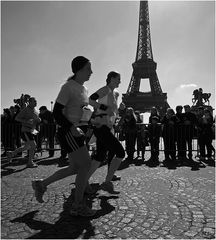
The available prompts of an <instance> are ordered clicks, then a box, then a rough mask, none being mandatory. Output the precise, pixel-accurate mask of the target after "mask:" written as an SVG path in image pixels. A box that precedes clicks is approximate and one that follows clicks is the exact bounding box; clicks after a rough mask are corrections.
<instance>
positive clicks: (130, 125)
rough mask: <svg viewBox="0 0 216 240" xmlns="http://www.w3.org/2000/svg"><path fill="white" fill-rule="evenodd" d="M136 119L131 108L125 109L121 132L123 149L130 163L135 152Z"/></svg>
mask: <svg viewBox="0 0 216 240" xmlns="http://www.w3.org/2000/svg"><path fill="white" fill-rule="evenodd" d="M136 123H137V117H136V115H135V113H134V110H133V108H132V107H128V108H127V109H126V114H125V117H124V121H123V125H122V128H123V132H124V134H125V149H126V153H127V160H128V161H132V160H133V157H134V152H135V145H136V138H137V129H136Z"/></svg>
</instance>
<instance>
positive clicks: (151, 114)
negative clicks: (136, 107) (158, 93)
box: [149, 107, 161, 123]
mask: <svg viewBox="0 0 216 240" xmlns="http://www.w3.org/2000/svg"><path fill="white" fill-rule="evenodd" d="M154 116H156V117H158V122H160V121H161V117H160V115H159V112H158V110H157V108H156V107H152V108H151V113H150V116H149V123H151V122H152V117H154Z"/></svg>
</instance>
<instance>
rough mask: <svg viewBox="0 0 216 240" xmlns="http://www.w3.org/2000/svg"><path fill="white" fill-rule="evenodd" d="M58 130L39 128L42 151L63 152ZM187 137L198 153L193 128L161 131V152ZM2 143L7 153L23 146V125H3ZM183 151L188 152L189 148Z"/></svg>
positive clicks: (147, 147)
mask: <svg viewBox="0 0 216 240" xmlns="http://www.w3.org/2000/svg"><path fill="white" fill-rule="evenodd" d="M141 125H145V126H146V127H148V124H137V126H138V128H139V126H141ZM56 130H57V126H56V125H55V124H50V125H48V126H47V127H45V128H43V127H39V128H38V131H39V133H38V134H37V135H36V136H35V140H36V143H37V145H38V143H39V141H40V139H41V143H42V144H41V149H40V151H48V150H54V151H59V150H61V147H60V145H59V142H58V139H57V137H56ZM137 131H138V130H137ZM164 134H165V135H164ZM166 134H168V135H166ZM170 134H171V135H170ZM115 136H117V138H119V131H117V130H116V131H115ZM213 136H214V135H213ZM185 137H187V138H189V139H190V138H191V139H192V151H195V152H198V151H199V148H198V143H197V129H196V128H193V131H192V132H191V131H187V128H181V127H178V128H175V131H174V132H172V133H169V132H167V133H163V131H161V134H160V138H159V151H164V138H167V139H168V141H169V140H173V139H174V141H175V145H176V146H178V140H179V139H181V138H185ZM49 138H53V139H54V144H53V147H50V146H49ZM1 143H2V150H6V151H8V150H14V149H15V148H16V147H19V146H21V144H23V141H22V139H21V125H20V124H14V123H5V124H2V125H1ZM122 144H123V146H124V147H125V142H124V141H122ZM136 146H137V143H136ZM93 148H95V138H94V136H93V137H92V139H91V140H90V142H89V149H90V150H92V149H93ZM137 150H138V149H137ZM150 150H151V146H150V144H149V145H148V146H146V151H150ZM176 150H178V148H176ZM182 150H183V151H188V149H187V148H185V149H182Z"/></svg>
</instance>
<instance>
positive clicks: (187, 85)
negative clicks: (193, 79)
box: [180, 83, 197, 89]
mask: <svg viewBox="0 0 216 240" xmlns="http://www.w3.org/2000/svg"><path fill="white" fill-rule="evenodd" d="M194 87H197V85H196V84H194V83H190V84H181V85H180V88H181V89H184V88H194Z"/></svg>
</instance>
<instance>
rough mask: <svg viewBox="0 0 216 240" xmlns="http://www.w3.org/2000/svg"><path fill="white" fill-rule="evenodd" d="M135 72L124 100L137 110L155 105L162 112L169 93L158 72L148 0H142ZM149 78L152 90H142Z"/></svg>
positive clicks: (148, 109)
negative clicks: (153, 50) (165, 90)
mask: <svg viewBox="0 0 216 240" xmlns="http://www.w3.org/2000/svg"><path fill="white" fill-rule="evenodd" d="M132 67H133V73H132V77H131V80H130V83H129V86H128V89H127V93H126V94H123V98H122V100H123V102H124V103H125V104H126V106H131V107H133V108H134V109H135V110H139V111H141V112H148V111H150V109H151V108H152V107H153V106H155V107H157V108H158V110H159V111H160V112H161V113H164V112H165V111H166V109H167V108H168V107H169V105H168V103H167V94H166V93H163V91H162V89H161V86H160V83H159V80H158V77H157V73H156V68H157V63H156V62H154V60H153V53H152V45H151V35H150V24H149V9H148V1H140V12H139V31H138V44H137V52H136V59H135V62H134V63H133V64H132ZM147 79H148V80H149V84H150V89H151V91H150V92H140V81H141V80H142V81H146V80H147Z"/></svg>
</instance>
